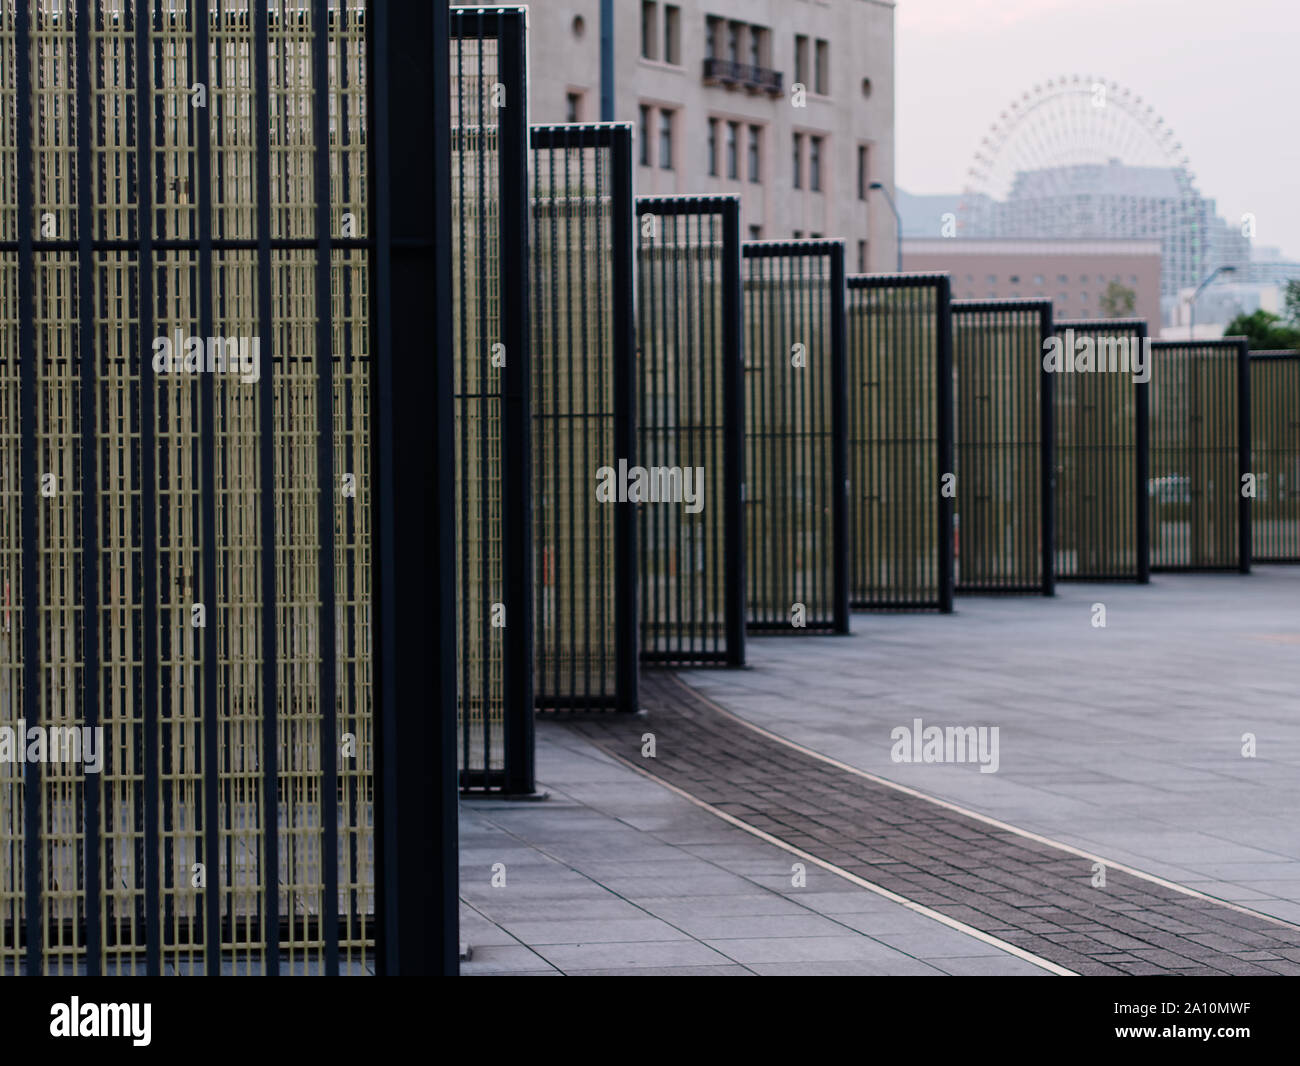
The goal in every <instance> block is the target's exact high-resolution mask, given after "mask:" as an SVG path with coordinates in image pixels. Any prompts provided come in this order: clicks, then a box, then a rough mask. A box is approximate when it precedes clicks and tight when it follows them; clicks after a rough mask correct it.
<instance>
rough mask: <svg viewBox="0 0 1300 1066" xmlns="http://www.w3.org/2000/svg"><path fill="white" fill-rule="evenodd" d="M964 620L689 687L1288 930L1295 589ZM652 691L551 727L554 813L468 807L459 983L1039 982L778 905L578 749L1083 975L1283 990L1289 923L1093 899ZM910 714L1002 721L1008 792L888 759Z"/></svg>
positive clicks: (1186, 595) (762, 856)
mask: <svg viewBox="0 0 1300 1066" xmlns="http://www.w3.org/2000/svg"><path fill="white" fill-rule="evenodd" d="M1097 602H1102V603H1105V604H1106V607H1107V614H1108V618H1107V623H1108V624H1107V627H1106V628H1105V629H1096V628H1093V626H1092V625H1091V617H1092V613H1093V604H1095V603H1097ZM958 611H959V613H958V615H957V616H955V617H939V616H935V615H876V616H873V615H865V614H858V615H855V616H854V635H853V636H852V637H848V638H808V637H790V638H762V639H754V640H752V641H751V644H750V661H751V663H752V664H753V666H752V668H750V669H747V670H743V671H723V670H717V671H712V670H711V671H691V672H687V673H684V674H682V675H680V676H681V677H684V678H686V679H687V680H689V682H690V683H691V685H693V686H696V687H697V688H698V690H699V692H702V693H706V694H707V695H708V696H709V697H710V698H711V699H713V700H715V701H716V702H717V704H719V705H721V706H723V707H726V708H727V709H729V710H731V711H733V712H735V713H736V714H738V715H739V716H740V717H741V718H743V719H744V720H745V721H748V722H753V723H755V724H758V725H761V726H763V727H764V728H767V729H769V730H771V731H772V732H773V733H775V734H778V735H779V736H784V737H788V738H790V739H791V740H793V741H796V742H798V743H800V744H803V745H805V746H806V747H808V748H810V749H812V750H814V751H816V752H820V753H823V754H825V755H828V756H832V757H834V758H836V759H838V760H841V761H842V762H844V763H847V764H849V765H851V766H855V767H859V768H861V769H863V770H866V771H869V772H871V773H874V774H877V775H879V776H880V777H883V778H886V779H888V780H890V781H897V782H900V783H903V784H907V785H910V786H912V787H915V788H917V789H920V790H922V791H923V792H925V793H927V794H929V795H934V796H939V797H942V798H945V799H947V800H949V801H951V802H954V803H957V804H960V805H962V806H964V807H966V808H968V809H970V810H972V811H978V812H980V813H982V814H985V815H987V816H992V817H995V818H998V819H1001V820H1003V821H1006V822H1008V823H1010V824H1012V825H1015V826H1017V827H1019V828H1022V829H1026V830H1030V831H1032V832H1035V833H1038V834H1041V835H1043V836H1045V837H1048V838H1051V840H1055V841H1065V842H1067V843H1069V844H1072V845H1074V846H1076V847H1079V848H1082V849H1084V850H1087V851H1090V852H1094V853H1098V854H1101V855H1104V856H1105V857H1106V858H1108V859H1111V860H1113V861H1116V862H1121V863H1126V864H1129V865H1131V866H1133V867H1135V868H1137V869H1139V870H1143V871H1145V872H1148V873H1152V874H1156V875H1159V876H1161V877H1164V878H1167V879H1169V880H1172V881H1175V882H1177V883H1179V884H1184V885H1188V886H1190V887H1193V888H1195V889H1197V890H1199V891H1201V892H1204V893H1206V894H1208V895H1211V896H1215V897H1217V898H1219V899H1223V900H1234V901H1238V902H1240V903H1241V905H1242V906H1245V907H1249V908H1251V909H1252V910H1257V911H1262V912H1265V913H1267V914H1272V915H1275V916H1277V917H1278V918H1280V919H1284V920H1286V921H1290V922H1293V923H1300V823H1297V820H1296V811H1297V807H1298V806H1300V713H1297V712H1298V711H1300V570H1298V569H1287V568H1278V567H1270V568H1258V569H1257V571H1256V573H1255V574H1253V575H1251V576H1249V577H1242V576H1239V575H1235V574H1233V575H1187V576H1171V575H1157V577H1156V578H1155V580H1154V583H1153V585H1152V586H1150V587H1148V588H1140V587H1134V586H1124V585H1114V586H1099V585H1083V586H1081V585H1064V586H1061V587H1060V593H1059V595H1058V597H1057V598H1056V599H1054V600H1045V599H1042V598H1039V597H1014V598H975V597H972V598H960V599H959V601H958ZM672 676H673V675H669V674H664V673H657V674H656V673H655V672H650V673H648V674H647V675H646V685H645V693H644V699H643V708H644V709H645V710H646V712H647V713H646V714H644V715H641V716H638V717H637V718H636V719H634V720H618V719H615V718H608V719H601V720H599V721H587V722H581V723H574V724H571V725H561V724H558V723H549V722H548V723H543V724H542V725H541V727H540V734H541V748H540V751H539V757H540V767H541V777H542V779H543V780H544V781H545V782H546V783H547V787H549V788H551V789H552V791H553V792H555V794H556V797H555V798H554V799H552V800H551V801H550V802H548V803H545V804H519V805H514V804H506V803H495V804H489V805H474V806H472V807H468V808H467V810H466V814H465V819H464V822H465V829H466V839H465V841H464V844H465V847H466V848H467V851H466V853H465V854H466V862H467V866H466V869H465V871H464V875H465V880H464V891H465V896H466V899H467V901H468V905H469V907H470V910H469V913H468V915H467V930H468V934H469V939H470V940H471V941H472V942H475V947H476V951H475V960H476V961H474V962H472V963H470V964H469V965H468V966H467V967H466V972H509V971H512V970H513V971H519V972H527V971H529V970H531V969H534V968H535V969H538V970H541V971H544V972H573V973H578V972H647V971H648V970H658V969H660V968H663V969H665V970H666V971H668V972H693V968H694V967H696V966H704V967H710V968H712V967H724V968H731V967H735V968H738V969H718V970H714V969H710V970H709V972H756V973H761V972H773V971H774V970H775V972H790V973H802V972H868V973H908V972H947V973H964V972H990V973H1005V972H1031V971H1032V972H1042V971H1041V970H1039V969H1037V968H1036V967H1034V966H1032V964H1030V963H1027V962H1024V961H1022V960H1019V959H1016V958H1014V957H1012V956H1009V955H1007V954H1006V953H1005V952H1000V951H998V950H997V949H996V948H994V947H993V946H991V945H989V944H987V943H985V942H983V941H980V940H978V939H977V938H974V937H968V936H965V935H964V934H962V933H960V932H958V931H955V930H952V929H950V928H948V927H946V926H944V925H942V924H941V923H938V922H935V921H933V920H931V919H928V918H925V917H924V916H921V915H917V914H915V913H914V912H912V911H909V910H907V909H905V908H903V907H901V906H899V905H898V904H894V903H890V902H889V901H887V900H883V899H881V898H880V897H879V896H877V895H875V894H873V893H870V892H868V891H866V890H865V889H861V888H857V887H856V886H853V885H852V884H851V883H849V882H847V881H845V880H843V879H842V878H837V877H836V876H835V875H834V874H832V873H829V872H827V871H824V870H820V869H818V868H817V867H815V866H812V865H810V866H809V869H808V877H809V884H808V887H807V888H806V889H797V890H796V889H792V888H791V887H790V874H789V870H790V863H791V861H792V857H791V856H790V855H789V854H788V853H785V852H783V851H781V850H780V849H778V848H775V847H772V846H770V845H767V844H764V843H762V842H761V841H759V840H757V839H755V838H753V837H752V836H750V835H749V834H745V833H744V832H743V831H742V830H740V829H737V828H735V827H731V826H728V825H727V824H726V823H725V822H723V821H722V820H720V819H718V818H716V817H714V816H712V815H710V814H708V813H707V812H705V811H702V810H700V809H699V808H697V807H695V806H694V805H692V804H690V803H689V802H688V801H687V800H685V799H683V798H681V797H680V796H676V795H674V794H672V793H670V792H668V791H667V790H665V789H662V788H660V787H658V786H657V785H655V784H654V783H653V782H650V781H647V780H646V779H645V778H643V777H641V776H640V775H638V774H636V773H634V772H633V771H632V770H631V769H629V768H627V767H625V766H621V765H617V764H614V763H612V762H610V761H609V760H607V759H606V760H602V759H601V758H600V757H599V756H597V755H595V754H594V752H593V749H592V747H591V744H593V743H594V744H598V745H600V746H602V747H603V748H604V749H606V750H608V751H609V752H611V753H616V754H617V755H618V756H619V757H620V758H623V759H626V760H627V761H628V763H630V764H632V765H635V766H637V767H639V768H641V769H643V770H649V771H650V772H651V773H654V774H657V775H659V776H660V777H662V778H663V779H664V780H667V781H671V782H672V783H673V784H675V785H677V786H678V787H680V788H682V789H684V790H686V791H687V792H689V793H690V794H691V795H694V796H696V797H698V798H700V799H702V800H705V801H707V802H709V803H712V804H714V805H716V806H717V807H718V808H720V809H722V810H725V811H729V812H731V813H733V814H734V815H735V816H737V817H740V818H742V819H744V820H745V821H746V822H747V823H749V824H753V825H755V826H757V827H759V828H762V829H763V830H764V831H766V832H769V833H771V834H773V835H774V836H776V837H779V838H780V839H782V840H786V841H788V842H789V843H792V844H796V845H798V846H800V847H802V848H804V849H805V850H807V851H809V852H811V853H813V854H816V855H818V856H820V857H822V858H825V859H827V860H829V861H832V862H836V863H838V864H840V865H841V866H843V867H844V868H846V869H849V870H851V871H853V872H855V873H858V874H859V875H860V876H862V877H863V878H866V879H868V880H870V881H872V882H873V883H876V884H881V885H884V886H886V887H888V888H891V889H893V890H894V891H897V892H899V893H900V894H902V895H904V896H906V897H908V898H909V899H913V900H916V901H917V902H920V903H924V904H926V905H928V906H931V907H933V908H934V909H935V910H937V911H941V912H943V913H946V914H950V915H951V916H953V917H954V918H957V919H959V920H961V921H963V922H966V923H968V924H970V925H972V926H975V927H977V928H980V929H984V930H986V931H988V932H990V933H992V934H993V935H996V936H998V937H1000V938H1002V939H1003V940H1005V941H1008V942H1011V943H1015V944H1017V945H1020V946H1021V947H1023V948H1025V949H1026V950H1029V951H1032V952H1035V953H1037V954H1039V955H1041V956H1043V957H1045V958H1049V959H1052V960H1053V961H1056V962H1058V963H1060V964H1061V965H1064V966H1067V967H1069V968H1071V969H1074V970H1077V971H1078V972H1081V973H1154V972H1167V971H1176V972H1180V973H1189V974H1199V973H1239V974H1264V973H1300V931H1297V930H1296V929H1295V928H1294V927H1293V926H1292V927H1288V926H1287V925H1285V924H1281V923H1277V922H1271V921H1268V920H1266V919H1263V918H1259V917H1252V916H1250V915H1243V914H1241V913H1240V912H1238V911H1234V910H1232V909H1230V908H1227V907H1224V906H1221V905H1219V904H1216V903H1213V902H1207V901H1201V900H1197V899H1194V898H1192V897H1188V896H1186V895H1183V894H1180V893H1177V892H1176V891H1174V890H1172V889H1166V888H1162V887H1159V886H1155V885H1152V884H1151V883H1150V882H1148V881H1144V880H1141V879H1138V878H1134V877H1131V876H1129V875H1127V874H1124V873H1122V872H1121V871H1117V870H1115V869H1113V868H1112V869H1111V870H1109V871H1108V874H1107V885H1106V887H1105V889H1098V888H1093V887H1092V886H1091V883H1090V882H1091V873H1092V871H1091V865H1090V863H1089V862H1088V861H1087V860H1085V859H1082V858H1080V857H1078V856H1075V855H1072V854H1070V853H1069V852H1065V851H1061V850H1060V849H1058V848H1055V847H1053V846H1052V845H1051V843H1050V842H1049V843H1037V842H1033V841H1027V840H1025V839H1024V838H1023V837H1019V836H1016V835H1015V834H1009V833H1006V832H1004V831H999V830H996V829H994V828H991V827H989V826H988V825H987V823H983V822H980V821H979V820H978V819H971V818H967V817H965V816H963V815H961V814H959V813H955V812H951V811H947V810H945V809H944V808H942V807H939V806H936V805H935V804H932V803H928V802H927V801H926V800H924V799H921V798H917V797H909V796H907V795H906V794H905V793H901V792H899V791H898V790H897V789H893V788H890V787H888V786H886V785H881V784H876V783H873V782H870V781H868V780H866V779H864V778H862V777H860V776H858V775H855V774H852V773H850V772H849V771H847V770H844V769H838V768H835V767H833V766H830V765H829V764H827V763H826V762H824V761H821V760H817V759H815V758H813V757H811V756H806V755H802V754H800V753H799V752H797V751H794V750H792V749H791V748H789V747H787V746H784V745H781V744H779V743H778V742H776V741H774V740H770V739H767V738H763V737H762V736H761V735H760V734H757V733H755V732H754V731H752V730H750V729H747V728H746V727H745V725H744V724H743V723H742V722H736V721H733V720H731V719H729V718H728V717H727V716H726V715H723V714H720V713H718V711H717V710H715V709H713V708H712V707H710V706H709V705H708V703H707V702H705V701H701V700H699V699H696V698H694V697H693V694H692V692H691V691H690V690H684V689H682V688H680V687H678V686H677V684H676V683H675V682H673V680H672ZM917 717H919V718H922V719H923V721H924V722H925V724H927V725H941V726H942V725H959V726H967V725H973V726H980V725H987V726H993V725H996V726H998V727H999V731H1000V757H1001V765H1000V768H999V771H998V772H997V773H996V774H981V773H978V772H977V771H976V768H975V767H974V766H971V765H951V764H911V765H909V764H903V763H894V762H893V761H892V760H891V758H890V752H891V748H892V746H893V742H892V739H891V738H890V730H891V729H893V728H894V727H895V726H898V725H910V724H911V723H912V721H913V719H914V718H917ZM645 732H653V733H655V735H656V739H657V746H658V752H657V758H655V759H653V760H650V759H644V758H642V757H641V754H640V747H641V736H642V734H643V733H645ZM1246 733H1249V734H1252V735H1253V737H1254V739H1255V743H1256V745H1257V755H1256V757H1254V758H1244V757H1243V755H1242V750H1241V749H1242V741H1243V734H1246ZM591 775H594V776H591ZM494 855H495V856H502V857H500V858H494V857H493V856H494ZM507 856H508V857H507ZM496 861H502V862H507V865H508V866H509V868H510V870H512V871H513V873H512V874H511V875H510V877H509V881H508V886H507V887H506V888H504V889H502V888H491V887H490V886H489V885H488V877H489V873H488V868H489V867H490V865H491V863H492V862H496ZM511 862H513V863H514V865H510V863H511ZM519 873H522V875H523V876H522V880H521V879H520V877H518V876H516V875H517V874H519ZM790 906H793V907H795V908H797V910H795V911H790V910H787V909H786V908H787V907H790ZM769 908H773V909H769ZM859 908H863V909H862V910H859ZM859 914H862V915H870V916H871V917H869V918H867V919H862V920H859V918H858V917H857V916H858V915H859ZM484 915H487V916H488V918H491V919H492V920H491V921H488V920H487V919H486V918H484ZM647 918H649V919H653V920H652V921H651V922H650V923H649V924H630V925H625V924H622V923H625V922H630V923H645V922H646V919H647ZM571 919H576V921H577V924H569V923H570V920H571ZM777 919H780V920H777ZM816 919H821V920H822V921H829V922H831V923H832V927H827V926H826V925H823V924H821V921H817V920H816ZM665 926H666V927H667V928H665ZM834 926H840V927H845V928H844V929H843V930H842V931H834ZM850 934H851V935H850ZM476 937H477V940H476ZM864 937H865V938H866V939H867V940H870V941H871V944H870V945H869V946H866V945H864V943H863V940H864ZM953 938H955V941H954V939H953ZM813 941H817V943H813ZM672 944H676V945H677V946H676V947H672V946H669V945H672ZM600 945H604V946H603V947H602V946H600ZM647 945H648V946H647ZM882 950H883V951H884V952H886V953H885V954H881V952H882ZM856 952H863V953H864V954H862V955H861V956H859V955H858V954H855V953H856ZM917 967H920V969H917Z"/></svg>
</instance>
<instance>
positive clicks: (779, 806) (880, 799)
mask: <svg viewBox="0 0 1300 1066" xmlns="http://www.w3.org/2000/svg"><path fill="white" fill-rule="evenodd" d="M641 706H642V710H643V712H644V713H642V714H638V715H627V716H622V715H613V714H609V715H603V716H585V717H581V718H572V719H565V718H563V717H557V721H559V722H563V723H565V725H566V727H567V728H570V729H573V730H576V731H578V732H580V733H581V734H583V735H584V736H586V737H587V738H588V739H589V740H591V741H592V742H593V743H594V744H596V745H597V746H598V747H600V748H601V749H602V750H603V751H605V752H607V753H608V754H610V755H612V756H614V757H615V758H617V759H619V760H620V761H621V762H623V763H626V764H627V765H629V766H631V767H632V768H633V769H636V770H639V771H641V772H643V773H645V774H648V775H649V776H651V777H653V778H656V779H657V780H660V781H662V782H663V783H665V784H667V785H670V786H672V787H674V788H676V789H678V790H679V791H681V792H682V793H684V794H686V795H687V796H688V797H691V798H693V799H695V800H696V801H697V802H700V803H703V804H707V805H708V806H709V807H711V808H713V809H714V810H715V812H722V813H723V814H725V815H728V816H730V818H732V819H734V820H735V821H736V823H737V824H741V825H742V826H743V827H747V828H749V829H750V830H751V831H757V832H759V833H762V834H766V835H767V836H769V837H771V838H772V839H774V840H776V841H779V842H781V843H784V844H786V845H788V846H789V847H791V848H796V849H799V850H800V851H803V852H806V853H807V854H809V855H812V856H815V857H816V858H818V859H820V860H822V861H823V862H825V863H829V864H832V865H833V866H834V867H838V868H839V869H840V870H843V871H847V872H848V873H849V874H852V875H854V876H856V877H858V878H861V879H863V880H865V881H867V882H870V883H871V884H872V885H876V886H879V887H880V888H883V889H886V890H888V891H890V892H893V893H896V894H897V895H899V896H902V897H904V898H905V899H907V900H910V901H912V902H914V903H917V904H920V905H922V906H924V907H927V908H929V909H930V910H932V911H934V912H936V913H938V914H941V915H944V916H945V917H947V918H949V919H952V920H954V921H957V922H961V923H964V924H965V925H967V926H970V927H971V928H973V929H976V930H979V931H981V932H983V933H986V934H988V935H990V936H992V937H996V938H997V939H998V940H1001V941H1003V942H1005V943H1007V944H1010V945H1013V946H1015V947H1017V948H1020V949H1021V950H1023V951H1026V952H1029V953H1031V954H1033V955H1036V956H1038V957H1040V958H1042V959H1046V960H1048V961H1050V962H1052V963H1055V964H1056V965H1057V966H1060V967H1064V968H1065V969H1067V970H1070V971H1073V972H1075V973H1078V974H1084V975H1093V974H1189V975H1210V974H1243V975H1245V974H1255V975H1261V976H1267V975H1270V974H1300V927H1297V926H1294V925H1291V924H1289V923H1287V922H1283V921H1281V920H1280V919H1275V918H1270V917H1269V916H1267V915H1263V914H1258V913H1256V912H1253V911H1248V910H1246V909H1245V908H1242V907H1239V906H1236V905H1234V904H1230V903H1226V902H1223V901H1218V900H1212V899H1209V898H1207V897H1205V896H1203V895H1201V894H1193V893H1191V892H1190V890H1187V891H1180V890H1179V889H1178V888H1175V887H1173V886H1171V885H1169V884H1168V883H1158V882H1157V881H1155V880H1146V879H1145V878H1144V877H1142V876H1137V875H1136V874H1135V873H1130V872H1127V871H1126V870H1125V869H1123V868H1117V867H1116V866H1113V865H1110V864H1107V869H1106V885H1105V887H1104V888H1093V887H1092V879H1093V860H1092V857H1091V856H1085V855H1082V854H1076V853H1075V852H1073V851H1071V850H1069V849H1068V848H1067V847H1066V846H1065V845H1055V844H1053V843H1052V842H1050V841H1046V840H1041V839H1034V838H1031V837H1029V836H1027V835H1021V834H1020V833H1017V832H1014V831H1012V830H1011V829H1010V828H1004V827H1001V826H999V825H994V824H990V822H989V821H985V820H983V819H981V818H978V817H972V816H971V815H969V814H965V813H962V812H961V811H958V810H954V809H953V808H952V807H951V806H949V805H945V804H943V803H942V802H940V801H936V800H932V799H929V798H926V797H924V796H922V795H920V794H917V793H915V792H914V791H911V790H905V789H904V788H903V787H902V786H891V785H889V784H886V783H883V782H880V781H878V780H873V779H871V778H870V777H867V776H863V775H860V774H858V773H855V772H853V771H852V770H850V769H849V768H846V767H843V766H840V765H836V764H835V763H834V762H833V761H832V760H828V759H824V758H819V757H818V756H816V755H815V754H812V753H809V752H806V751H803V750H800V749H798V748H797V747H796V746H793V745H791V744H789V743H786V742H782V741H780V740H778V739H776V738H775V737H773V736H771V735H769V734H766V733H765V732H764V731H762V730H760V729H758V728H757V727H754V726H751V725H748V724H747V723H745V722H743V721H741V720H740V719H739V718H737V717H735V716H733V715H731V714H729V713H728V712H726V711H724V710H723V709H722V708H719V707H718V706H716V705H715V704H713V703H711V702H710V701H709V700H707V699H706V698H705V697H703V696H701V695H700V694H699V693H698V692H696V691H695V690H694V689H692V688H690V687H689V686H688V685H687V684H686V683H685V682H683V681H682V680H681V679H680V678H678V677H677V676H676V675H675V674H673V673H672V672H671V671H668V670H647V671H646V672H645V673H644V674H643V680H642V695H641ZM645 733H653V734H654V736H655V749H656V757H655V758H653V759H651V758H645V757H643V756H642V754H641V749H642V739H641V738H642V735H643V734H645Z"/></svg>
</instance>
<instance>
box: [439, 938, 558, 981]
mask: <svg viewBox="0 0 1300 1066" xmlns="http://www.w3.org/2000/svg"><path fill="white" fill-rule="evenodd" d="M547 965H548V963H547V960H546V959H544V958H541V957H539V955H538V953H537V952H535V951H533V950H532V948H529V947H525V946H523V945H507V944H485V945H484V946H482V947H474V948H473V954H472V957H471V958H470V959H469V961H467V962H462V963H461V964H460V972H461V973H462V974H465V975H466V976H471V975H473V974H483V973H505V972H508V971H511V970H513V971H516V972H523V971H532V970H544V969H546V968H547Z"/></svg>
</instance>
